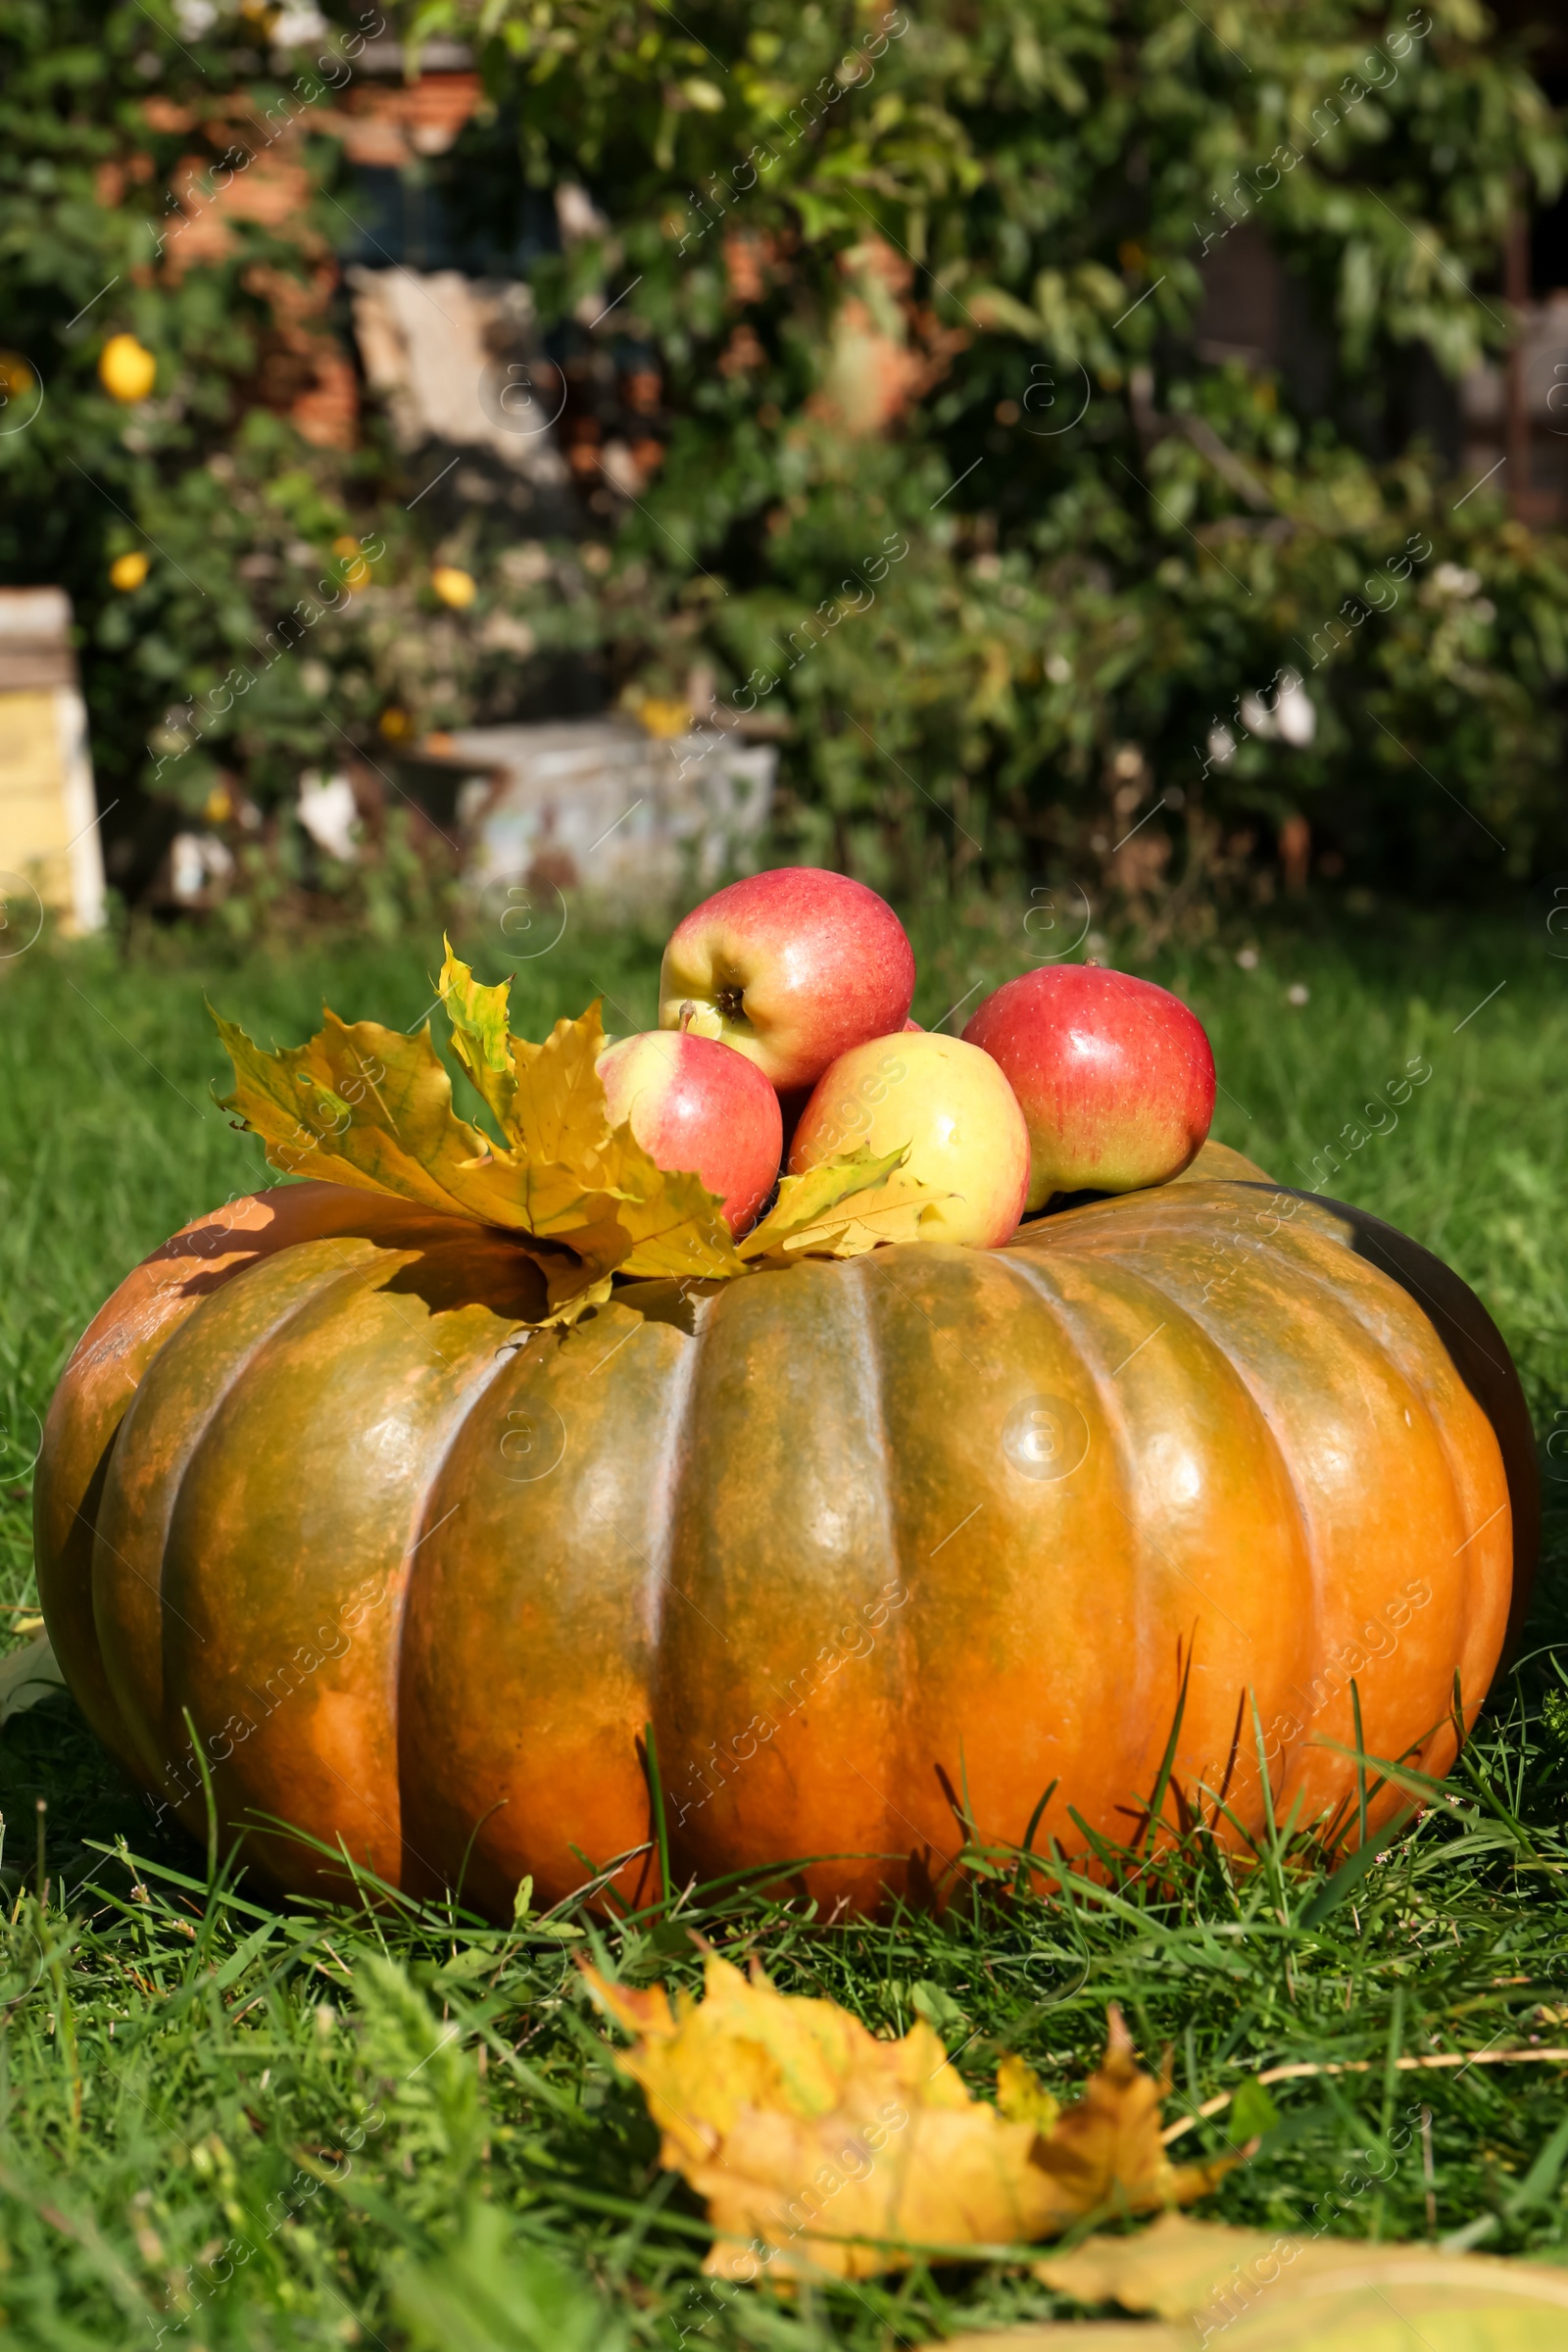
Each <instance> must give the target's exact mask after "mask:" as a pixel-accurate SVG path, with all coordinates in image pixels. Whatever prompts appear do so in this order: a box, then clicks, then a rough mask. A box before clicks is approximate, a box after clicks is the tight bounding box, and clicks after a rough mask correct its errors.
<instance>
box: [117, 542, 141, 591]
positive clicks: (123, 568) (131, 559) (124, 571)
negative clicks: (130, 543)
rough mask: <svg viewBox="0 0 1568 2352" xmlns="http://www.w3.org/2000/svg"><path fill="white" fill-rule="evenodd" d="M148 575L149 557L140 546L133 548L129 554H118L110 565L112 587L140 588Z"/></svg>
mask: <svg viewBox="0 0 1568 2352" xmlns="http://www.w3.org/2000/svg"><path fill="white" fill-rule="evenodd" d="M146 577H147V559H146V557H145V556H144V555H143V554H142V551H141V549H140V548H139V547H136V548H132V549H131V551H130V554H129V555H128V556H117V557H116V558H115V560H114V562H113V563H112V564H110V566H109V584H110V586H111V587H112V588H123V589H130V588H139V587H140V586H141V584H142V582H143V580H144V579H145V578H146Z"/></svg>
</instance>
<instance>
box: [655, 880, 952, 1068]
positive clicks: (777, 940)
mask: <svg viewBox="0 0 1568 2352" xmlns="http://www.w3.org/2000/svg"><path fill="white" fill-rule="evenodd" d="M913 995H914V951H913V949H912V948H911V947H910V945H909V943H908V940H907V938H906V937H905V933H904V925H903V924H902V923H901V922H900V920H899V918H898V916H897V915H896V914H895V913H894V911H893V909H892V907H890V906H889V905H888V903H887V901H886V900H885V899H879V898H878V897H877V895H876V892H875V891H874V890H867V888H866V886H865V884H864V883H863V882H852V881H851V880H850V878H849V876H848V875H847V874H833V873H829V872H828V871H827V870H826V869H825V868H824V867H821V866H815V865H781V866H775V867H774V868H773V869H772V871H771V872H769V873H765V874H749V875H748V876H747V878H746V879H745V881H743V882H731V883H730V884H729V885H728V887H727V888H726V889H724V890H720V891H715V893H714V894H713V896H712V898H711V899H705V900H704V902H703V904H702V906H701V907H693V909H692V911H691V913H690V914H688V915H687V916H685V918H684V919H683V920H682V921H681V922H679V923H678V924H677V925H676V926H675V929H674V932H673V933H672V934H671V937H670V942H669V945H668V947H667V948H666V949H665V950H664V961H663V965H662V969H661V971H660V975H659V1026H660V1027H661V1029H679V1028H681V1027H683V1026H684V1027H685V1028H687V1029H688V1030H696V1032H697V1033H698V1035H699V1036H702V1037H713V1038H721V1039H722V1040H723V1042H724V1043H725V1045H728V1046H733V1047H734V1048H735V1050H736V1052H737V1053H740V1054H745V1055H746V1057H747V1059H748V1060H750V1061H755V1062H756V1064H757V1066H758V1068H759V1069H760V1070H761V1071H762V1072H763V1073H764V1075H765V1076H766V1077H768V1078H770V1079H771V1080H772V1082H773V1084H774V1085H775V1086H776V1087H778V1088H779V1089H780V1090H781V1092H786V1093H787V1092H789V1091H790V1090H792V1089H795V1088H799V1087H807V1086H814V1085H815V1083H816V1081H817V1079H818V1078H820V1077H821V1075H822V1072H823V1071H824V1070H825V1069H826V1068H827V1066H828V1063H829V1062H830V1061H836V1060H837V1059H838V1056H839V1055H840V1054H844V1053H847V1052H848V1051H849V1049H850V1047H851V1046H858V1045H859V1044H860V1043H861V1042H862V1041H863V1040H864V1039H865V1038H868V1037H886V1036H887V1034H888V1033H889V1031H890V1030H895V1029H898V1028H899V1027H900V1026H901V1024H902V1023H903V1022H904V1021H906V1020H907V1018H908V1013H909V1000H910V998H911V997H912V996H913Z"/></svg>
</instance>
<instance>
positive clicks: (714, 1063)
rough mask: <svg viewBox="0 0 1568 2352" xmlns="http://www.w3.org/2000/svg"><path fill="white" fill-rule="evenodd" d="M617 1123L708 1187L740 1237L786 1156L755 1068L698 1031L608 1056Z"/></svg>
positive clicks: (619, 1048)
mask: <svg viewBox="0 0 1568 2352" xmlns="http://www.w3.org/2000/svg"><path fill="white" fill-rule="evenodd" d="M598 1069H599V1075H600V1078H601V1079H602V1080H603V1082H604V1089H605V1104H606V1107H607V1109H608V1110H609V1112H610V1119H611V1124H612V1125H613V1126H615V1127H618V1126H619V1125H620V1123H621V1121H622V1120H623V1119H629V1120H630V1121H631V1131H632V1133H633V1135H634V1136H635V1137H636V1138H637V1141H638V1142H639V1143H640V1144H641V1145H642V1148H643V1150H644V1151H645V1152H647V1153H648V1154H649V1156H650V1157H651V1158H653V1159H655V1160H657V1161H658V1163H659V1165H660V1166H661V1167H662V1168H669V1169H672V1170H673V1169H683V1170H686V1171H689V1172H691V1173H693V1174H695V1175H698V1176H700V1177H701V1178H702V1180H703V1182H704V1184H706V1185H707V1187H708V1189H709V1191H710V1192H711V1193H716V1194H717V1195H718V1197H719V1199H720V1200H721V1201H723V1203H724V1219H725V1222H726V1224H727V1225H728V1226H729V1228H730V1231H731V1232H732V1233H740V1232H742V1231H743V1230H744V1229H745V1228H746V1227H747V1226H748V1225H750V1224H751V1222H752V1220H753V1218H754V1217H755V1216H756V1214H757V1212H758V1210H759V1209H760V1207H761V1205H762V1202H763V1201H765V1200H766V1199H767V1196H768V1194H769V1193H770V1192H771V1191H772V1189H773V1180H774V1178H775V1177H776V1176H777V1174H778V1163H779V1158H780V1155H781V1153H782V1152H783V1148H784V1129H783V1121H782V1119H781V1118H780V1115H779V1107H778V1097H777V1095H776V1094H775V1093H774V1092H773V1089H772V1088H771V1087H770V1086H769V1085H768V1083H767V1080H766V1079H765V1078H764V1077H763V1075H762V1073H761V1071H760V1069H759V1068H758V1067H757V1065H756V1063H755V1062H751V1061H748V1060H747V1058H746V1056H745V1054H734V1053H731V1051H730V1049H729V1047H728V1046H721V1045H719V1044H718V1043H717V1042H716V1041H715V1040H714V1039H712V1038H708V1037H694V1036H693V1035H692V1034H691V1033H690V1031H687V1032H686V1033H685V1034H681V1033H679V1032H677V1033H676V1034H674V1035H673V1036H672V1035H671V1034H670V1032H669V1031H668V1030H667V1029H650V1030H647V1031H645V1032H644V1033H643V1035H642V1036H640V1037H623V1038H621V1039H620V1041H619V1042H618V1044H616V1045H613V1046H610V1047H608V1048H607V1049H606V1051H605V1052H604V1053H603V1054H600V1056H599V1062H598Z"/></svg>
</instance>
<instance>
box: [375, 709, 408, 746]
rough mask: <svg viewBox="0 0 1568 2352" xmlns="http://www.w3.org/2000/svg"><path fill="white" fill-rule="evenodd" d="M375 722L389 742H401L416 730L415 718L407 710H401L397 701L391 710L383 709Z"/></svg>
mask: <svg viewBox="0 0 1568 2352" xmlns="http://www.w3.org/2000/svg"><path fill="white" fill-rule="evenodd" d="M375 723H376V725H377V726H378V727H379V728H380V730H381V732H382V734H383V735H384V736H385V737H386V739H387V741H388V743H401V742H402V740H403V738H404V736H405V735H412V734H413V732H414V721H413V719H412V718H411V717H410V716H409V714H408V712H407V711H400V710H399V709H398V707H397V705H396V703H394V704H393V705H392V706H391V708H390V710H387V711H382V713H381V715H380V717H379V718H378V719H377V720H376V722H375Z"/></svg>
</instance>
